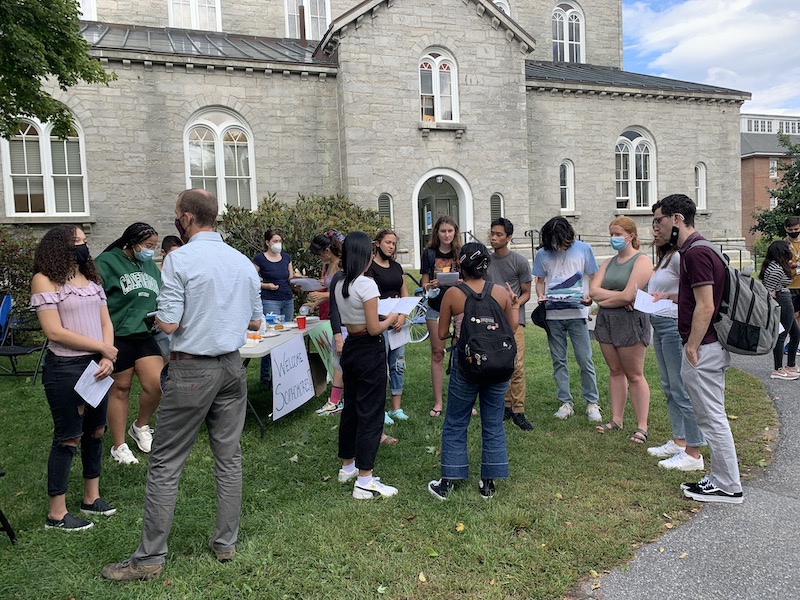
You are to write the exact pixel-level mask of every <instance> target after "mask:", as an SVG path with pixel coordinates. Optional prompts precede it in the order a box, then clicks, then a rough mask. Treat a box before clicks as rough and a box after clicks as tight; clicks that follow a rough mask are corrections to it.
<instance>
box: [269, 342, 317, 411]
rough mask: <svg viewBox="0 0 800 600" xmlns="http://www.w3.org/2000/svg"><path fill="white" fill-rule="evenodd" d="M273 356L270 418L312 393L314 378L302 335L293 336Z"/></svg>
mask: <svg viewBox="0 0 800 600" xmlns="http://www.w3.org/2000/svg"><path fill="white" fill-rule="evenodd" d="M270 358H271V360H272V420H273V421H277V420H278V419H280V418H281V417H283V416H284V415H287V414H289V413H290V412H292V411H293V410H295V409H296V408H299V407H300V406H302V405H303V404H305V403H306V402H308V401H309V400H310V399H311V398H313V397H314V381H313V379H312V378H311V367H310V365H309V363H308V354H307V353H306V346H305V344H304V343H303V336H296V337H292V338H291V339H289V340H287V341H286V342H284V343H283V344H281V345H280V346H276V347H275V348H273V349H272V352H271V353H270Z"/></svg>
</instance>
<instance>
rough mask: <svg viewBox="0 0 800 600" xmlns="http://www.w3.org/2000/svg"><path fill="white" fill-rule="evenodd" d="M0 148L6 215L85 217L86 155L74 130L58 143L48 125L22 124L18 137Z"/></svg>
mask: <svg viewBox="0 0 800 600" xmlns="http://www.w3.org/2000/svg"><path fill="white" fill-rule="evenodd" d="M0 144H1V145H0V150H2V158H3V187H4V189H5V196H6V198H5V200H6V215H8V216H27V217H48V216H86V215H88V214H89V205H88V202H87V198H88V192H87V187H86V154H85V148H84V144H83V135H82V133H81V132H80V130H79V129H78V128H77V125H76V126H75V127H73V128H72V129H71V130H70V132H69V135H68V136H67V137H66V138H65V139H59V138H58V137H57V136H55V135H53V134H52V125H50V124H42V123H40V122H39V121H35V120H33V119H23V120H21V121H20V126H19V131H18V132H17V134H16V135H15V136H14V137H12V138H11V139H9V140H5V139H4V140H1V141H0Z"/></svg>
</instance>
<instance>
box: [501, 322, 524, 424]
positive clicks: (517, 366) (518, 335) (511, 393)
mask: <svg viewBox="0 0 800 600" xmlns="http://www.w3.org/2000/svg"><path fill="white" fill-rule="evenodd" d="M514 342H516V344H517V358H516V359H515V360H514V374H513V375H512V376H511V379H510V380H509V382H508V391H507V392H506V402H505V405H506V408H510V409H511V411H512V412H515V413H521V412H525V326H524V325H517V330H516V331H515V332H514Z"/></svg>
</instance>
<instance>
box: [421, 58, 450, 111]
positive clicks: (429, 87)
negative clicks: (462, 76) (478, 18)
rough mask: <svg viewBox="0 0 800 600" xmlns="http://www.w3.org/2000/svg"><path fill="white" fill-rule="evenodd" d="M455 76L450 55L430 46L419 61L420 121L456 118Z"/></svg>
mask: <svg viewBox="0 0 800 600" xmlns="http://www.w3.org/2000/svg"><path fill="white" fill-rule="evenodd" d="M457 82H458V75H457V72H456V62H455V60H453V57H452V56H450V55H449V54H448V53H447V52H445V51H444V50H441V49H432V50H429V51H428V52H426V53H425V55H424V56H423V57H422V58H421V59H420V61H419V98H420V115H421V120H422V121H423V123H436V122H439V121H450V122H455V121H458V87H457Z"/></svg>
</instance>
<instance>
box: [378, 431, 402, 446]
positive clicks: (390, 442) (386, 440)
mask: <svg viewBox="0 0 800 600" xmlns="http://www.w3.org/2000/svg"><path fill="white" fill-rule="evenodd" d="M399 441H400V440H398V439H397V438H395V437H392V436H390V435H386V434H385V433H384V434H383V435H382V436H381V444H386V445H387V446H394V445H395V444H396V443H397V442H399Z"/></svg>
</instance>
